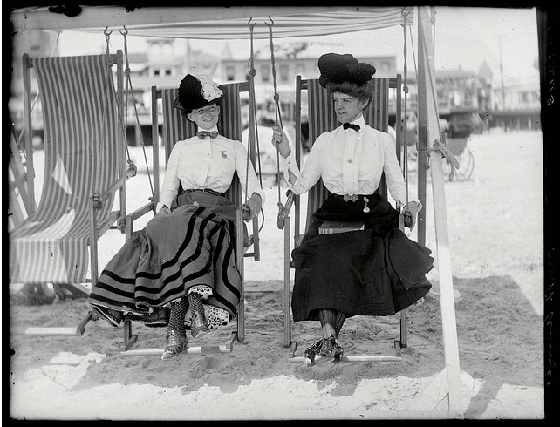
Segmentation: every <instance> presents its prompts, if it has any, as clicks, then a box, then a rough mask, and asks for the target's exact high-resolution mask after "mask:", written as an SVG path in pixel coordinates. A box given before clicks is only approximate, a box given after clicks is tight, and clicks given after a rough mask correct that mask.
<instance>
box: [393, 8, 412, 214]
mask: <svg viewBox="0 0 560 427" xmlns="http://www.w3.org/2000/svg"><path fill="white" fill-rule="evenodd" d="M410 13H411V11H410V10H409V11H407V12H406V13H405V11H404V9H403V10H402V11H401V14H402V17H403V32H404V48H403V50H404V52H403V55H404V64H403V68H404V72H403V74H404V82H403V92H404V123H403V129H402V135H403V138H402V139H403V177H404V183H405V204H407V203H408V151H407V146H408V144H407V141H406V128H407V119H408V113H407V109H406V107H407V94H408V85H407V50H406V48H407V46H406V44H407V43H406V19H407V18H408V15H409V14H410ZM395 122H396V120H395ZM400 125H401V124H400V123H398V124H397V126H400ZM399 154H400V153H399Z"/></svg>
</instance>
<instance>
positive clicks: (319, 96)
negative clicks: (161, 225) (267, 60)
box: [277, 75, 407, 362]
mask: <svg viewBox="0 0 560 427" xmlns="http://www.w3.org/2000/svg"><path fill="white" fill-rule="evenodd" d="M373 82H374V88H375V89H374V94H373V99H372V102H371V103H370V104H369V106H368V107H367V108H366V110H365V111H364V118H365V121H366V123H367V124H368V125H370V126H372V127H373V128H375V129H378V130H380V131H384V132H386V131H387V128H388V114H389V110H388V108H389V89H394V90H395V91H396V101H397V102H396V117H397V121H398V122H400V117H401V107H400V106H401V77H400V75H397V76H396V77H394V78H374V79H373ZM303 91H307V94H308V117H309V141H312V142H314V141H315V140H316V139H317V137H318V136H319V135H320V134H321V133H323V132H327V131H332V130H334V129H335V128H336V127H337V126H338V120H337V118H336V114H335V112H334V110H333V108H332V102H331V101H330V98H329V94H328V92H327V91H326V90H325V89H324V88H322V87H321V86H320V85H319V81H318V79H307V80H305V79H302V78H301V76H297V79H296V108H295V111H296V128H297V129H298V130H299V131H298V132H297V133H296V161H297V163H298V165H300V167H301V163H300V159H301V141H302V135H301V126H300V125H301V116H300V115H301V97H302V92H303ZM396 133H397V137H396V144H395V149H396V153H397V157H399V153H400V146H401V143H402V135H401V132H400V129H399V127H397V129H396ZM377 193H379V194H380V195H382V196H383V197H384V198H387V185H386V181H385V176H384V175H382V178H381V183H380V186H379V188H378V190H377ZM328 196H329V191H328V190H327V189H326V187H325V186H324V184H323V181H322V180H321V179H319V181H318V182H317V183H316V184H315V185H314V186H313V187H312V188H311V189H310V190H309V191H308V199H307V200H308V201H307V214H306V218H305V231H307V230H308V229H309V225H310V223H311V216H312V215H313V213H314V212H315V211H316V210H317V209H318V208H319V207H320V206H321V205H322V204H323V203H324V201H325V200H326V199H327V198H328ZM292 204H293V205H295V225H294V227H295V230H294V236H293V242H294V245H295V247H298V246H299V245H300V244H301V242H302V240H303V237H304V234H305V233H300V232H299V230H300V221H301V218H300V202H299V195H296V194H294V193H292V192H291V191H288V198H287V200H286V202H285V205H284V206H283V207H282V208H281V209H280V212H279V215H278V221H277V223H278V227H279V228H283V230H284V260H285V262H284V343H283V344H284V347H285V348H290V353H291V360H292V361H294V362H303V361H304V358H303V356H296V351H297V347H298V344H297V342H296V341H292V338H291V308H290V301H291V289H290V268H294V267H295V265H294V262H293V260H291V242H290V241H291V236H290V216H289V213H290V210H291V206H292ZM399 222H400V226H401V230H403V229H404V218H403V216H402V215H401V218H400V221H399ZM343 226H344V231H350V229H352V230H356V229H358V230H359V229H361V228H362V224H340V223H335V222H332V223H330V224H323V230H322V231H321V230H320V232H322V233H325V234H328V233H335V232H341V231H342V230H343V228H342V227H343ZM406 323H407V319H406V310H401V312H400V321H399V335H400V336H399V339H398V340H395V341H394V347H395V348H405V347H406V346H407V344H406ZM319 360H320V358H319V359H317V361H319ZM397 360H401V358H400V356H396V355H395V356H393V355H391V356H387V355H345V356H343V357H342V358H341V359H340V361H346V362H367V361H377V362H385V361H397Z"/></svg>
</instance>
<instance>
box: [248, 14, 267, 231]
mask: <svg viewBox="0 0 560 427" xmlns="http://www.w3.org/2000/svg"><path fill="white" fill-rule="evenodd" d="M252 19H253V18H252V17H251V18H249V22H248V25H249V35H250V52H249V72H248V73H247V80H248V81H249V140H248V142H247V164H246V170H245V203H247V200H248V199H249V191H248V188H249V161H250V156H251V148H252V147H251V134H254V135H255V149H256V153H254V154H255V157H256V158H257V162H258V171H259V173H258V174H257V176H258V177H259V184H260V186H261V189H262V168H261V157H260V155H259V153H260V149H259V133H258V127H257V123H256V120H255V117H256V104H257V101H256V95H255V76H256V75H257V71H256V70H255V53H254V46H253V30H254V28H255V24H251V20H252ZM261 213H262V216H263V221H262V224H261V226H260V228H259V230H258V231H259V232H260V231H261V230H262V228H263V227H264V209H263V208H262V206H261Z"/></svg>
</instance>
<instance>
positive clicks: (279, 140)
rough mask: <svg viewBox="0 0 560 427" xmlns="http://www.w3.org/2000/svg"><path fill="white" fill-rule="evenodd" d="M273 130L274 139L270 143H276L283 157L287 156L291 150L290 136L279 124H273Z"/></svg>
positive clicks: (275, 145)
mask: <svg viewBox="0 0 560 427" xmlns="http://www.w3.org/2000/svg"><path fill="white" fill-rule="evenodd" d="M272 132H273V133H272V140H271V141H270V143H271V144H272V145H274V147H275V148H276V150H278V152H279V153H280V155H281V156H282V157H284V158H287V157H288V156H289V155H290V152H291V150H290V141H288V137H287V136H286V134H285V133H284V132H283V131H282V129H280V127H279V126H273V127H272Z"/></svg>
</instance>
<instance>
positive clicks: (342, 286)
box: [272, 53, 433, 365]
mask: <svg viewBox="0 0 560 427" xmlns="http://www.w3.org/2000/svg"><path fill="white" fill-rule="evenodd" d="M318 67H319V71H320V72H321V75H320V77H319V83H320V84H321V86H323V87H324V88H326V89H327V90H328V91H329V92H330V94H331V96H332V100H333V106H334V109H335V112H336V115H337V118H338V121H339V122H340V123H341V125H340V126H339V127H337V128H336V129H334V130H333V131H332V132H324V133H323V134H321V135H320V136H319V137H318V138H317V139H316V141H315V143H314V144H313V146H312V147H311V151H310V153H309V157H308V158H307V161H306V162H305V165H304V167H303V169H302V171H301V172H300V171H299V169H298V167H297V164H296V162H295V158H294V155H293V153H292V152H291V150H290V145H289V143H288V140H287V137H286V135H285V134H284V133H283V132H282V130H281V129H279V128H275V130H274V134H273V138H272V144H273V145H274V146H275V147H276V149H277V150H278V152H279V153H280V155H281V156H280V157H281V158H282V167H283V169H284V176H285V178H286V181H287V182H289V186H290V189H291V190H292V191H293V192H294V193H295V194H302V193H304V192H306V191H308V190H309V189H310V188H311V187H313V185H315V183H316V182H317V181H318V180H319V178H322V180H323V183H324V185H325V187H326V188H327V189H328V190H329V192H330V195H329V197H328V198H327V199H326V200H325V202H324V203H323V205H322V206H321V207H320V208H319V209H317V211H316V212H314V214H313V217H312V221H311V224H310V227H309V230H308V232H307V233H306V235H305V237H304V240H303V242H302V244H301V245H300V246H298V247H297V248H295V249H294V250H293V251H292V259H293V260H294V263H295V266H296V274H295V283H294V288H293V293H292V314H293V319H294V322H300V321H319V322H320V323H321V327H322V339H320V340H318V341H317V342H316V343H314V344H313V345H311V346H310V347H308V348H307V349H306V350H305V352H304V356H305V361H306V363H307V364H309V365H313V364H314V361H315V357H316V356H317V355H322V356H333V357H334V359H335V360H336V361H338V360H340V358H341V357H342V355H343V353H344V350H343V348H342V346H341V344H340V342H339V341H338V336H339V332H340V329H341V328H342V325H343V324H344V321H345V319H346V318H348V317H350V316H353V315H377V316H384V315H392V314H395V313H396V312H398V311H400V310H402V309H404V308H406V307H408V306H410V305H412V304H414V303H415V302H416V301H418V300H419V299H420V298H422V297H423V296H425V295H426V294H427V293H428V291H429V289H430V288H431V284H430V283H429V282H428V281H427V280H426V274H427V273H428V272H429V271H430V270H431V269H432V268H433V258H432V257H431V256H430V253H431V251H430V250H429V249H428V248H425V247H422V246H420V245H419V244H417V243H416V242H414V241H412V240H409V239H408V238H407V237H406V235H405V234H404V233H402V232H401V231H400V230H399V228H398V227H399V212H398V211H397V210H396V209H395V208H393V207H392V206H391V204H390V203H389V202H388V201H387V200H385V199H384V198H382V197H381V196H380V195H379V194H376V193H375V191H376V190H377V189H378V187H379V184H380V180H381V175H382V173H383V172H384V173H385V177H386V182H387V187H388V189H389V191H390V193H391V196H392V197H393V199H394V200H395V201H397V202H398V203H399V204H400V205H402V206H404V211H403V212H404V214H405V215H406V216H409V217H412V218H413V221H414V218H415V216H416V214H417V213H418V211H419V209H420V208H421V205H420V203H419V202H418V201H410V202H408V203H407V204H406V205H405V203H406V185H405V182H404V179H403V175H402V171H401V169H400V165H399V162H398V159H397V156H396V153H395V146H394V144H393V141H392V138H391V136H390V135H389V134H388V133H386V132H380V131H377V130H376V129H373V128H372V127H370V126H368V125H366V123H365V120H364V116H363V110H364V109H365V108H366V106H367V105H368V103H369V102H370V100H371V96H372V93H373V85H372V83H373V82H372V81H371V80H372V77H373V74H374V73H375V68H374V67H373V66H372V65H370V64H366V63H359V62H358V60H357V59H355V58H353V57H352V55H350V54H344V55H339V54H335V53H328V54H325V55H323V56H321V57H320V58H319V61H318ZM326 220H332V221H356V222H362V223H364V224H365V230H360V231H351V232H347V233H340V234H319V233H318V227H319V226H320V225H321V224H322V223H323V222H324V221H326ZM412 225H413V223H412Z"/></svg>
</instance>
